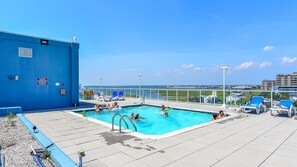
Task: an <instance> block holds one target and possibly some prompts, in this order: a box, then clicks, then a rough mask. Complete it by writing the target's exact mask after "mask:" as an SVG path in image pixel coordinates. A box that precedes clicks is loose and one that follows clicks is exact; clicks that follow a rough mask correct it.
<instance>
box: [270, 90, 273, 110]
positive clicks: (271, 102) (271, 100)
mask: <svg viewBox="0 0 297 167" xmlns="http://www.w3.org/2000/svg"><path fill="white" fill-rule="evenodd" d="M270 97H271V99H270V108H272V104H273V90H271V93H270Z"/></svg>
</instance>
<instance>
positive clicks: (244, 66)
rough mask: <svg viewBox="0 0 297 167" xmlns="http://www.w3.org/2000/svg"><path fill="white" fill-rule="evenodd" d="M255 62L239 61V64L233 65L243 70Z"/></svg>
mask: <svg viewBox="0 0 297 167" xmlns="http://www.w3.org/2000/svg"><path fill="white" fill-rule="evenodd" d="M254 64H255V63H254V62H252V61H248V62H244V63H241V64H240V65H239V66H237V67H235V69H237V70H245V69H248V68H250V67H252V66H253V65H254Z"/></svg>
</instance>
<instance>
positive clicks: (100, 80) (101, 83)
mask: <svg viewBox="0 0 297 167" xmlns="http://www.w3.org/2000/svg"><path fill="white" fill-rule="evenodd" d="M100 89H101V90H102V77H100Z"/></svg>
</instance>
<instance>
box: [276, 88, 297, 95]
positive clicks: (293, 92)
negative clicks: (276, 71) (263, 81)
mask: <svg viewBox="0 0 297 167" xmlns="http://www.w3.org/2000/svg"><path fill="white" fill-rule="evenodd" d="M274 91H280V92H281V91H285V92H287V93H288V94H289V96H290V97H297V86H276V87H274Z"/></svg>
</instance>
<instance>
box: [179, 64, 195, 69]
mask: <svg viewBox="0 0 297 167" xmlns="http://www.w3.org/2000/svg"><path fill="white" fill-rule="evenodd" d="M181 67H182V68H184V69H189V68H192V67H194V64H182V65H181Z"/></svg>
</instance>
